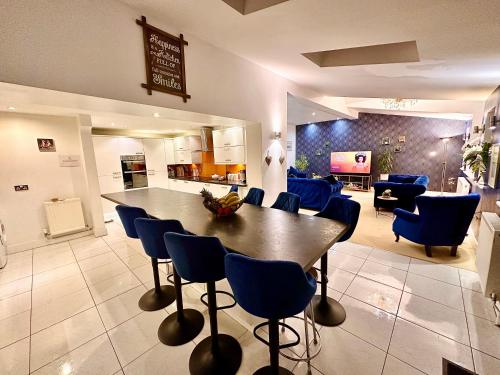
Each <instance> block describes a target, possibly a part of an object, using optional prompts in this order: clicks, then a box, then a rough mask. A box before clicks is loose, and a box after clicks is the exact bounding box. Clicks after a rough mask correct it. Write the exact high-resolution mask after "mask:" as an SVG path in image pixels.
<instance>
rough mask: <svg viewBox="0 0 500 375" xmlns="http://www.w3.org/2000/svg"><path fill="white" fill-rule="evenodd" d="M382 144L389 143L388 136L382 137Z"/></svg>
mask: <svg viewBox="0 0 500 375" xmlns="http://www.w3.org/2000/svg"><path fill="white" fill-rule="evenodd" d="M382 144H383V145H390V144H391V139H390V138H389V137H384V138H382Z"/></svg>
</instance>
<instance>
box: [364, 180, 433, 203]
mask: <svg viewBox="0 0 500 375" xmlns="http://www.w3.org/2000/svg"><path fill="white" fill-rule="evenodd" d="M427 185H429V177H427V176H416V175H408V174H391V175H389V180H388V181H387V182H386V181H380V182H375V183H374V184H373V188H374V189H375V195H374V196H373V206H374V207H375V208H394V202H391V201H384V200H381V199H377V197H378V196H380V195H382V193H383V192H384V190H387V189H390V190H391V192H392V193H391V195H392V196H393V197H397V198H398V201H397V202H396V204H395V207H397V208H402V209H404V210H406V211H410V212H413V211H415V197H416V196H418V195H421V194H423V193H425V191H426V190H427Z"/></svg>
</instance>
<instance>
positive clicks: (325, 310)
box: [307, 296, 346, 327]
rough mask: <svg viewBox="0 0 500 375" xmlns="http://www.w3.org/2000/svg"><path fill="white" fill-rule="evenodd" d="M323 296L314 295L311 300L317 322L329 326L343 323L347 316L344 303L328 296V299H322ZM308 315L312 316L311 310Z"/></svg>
mask: <svg viewBox="0 0 500 375" xmlns="http://www.w3.org/2000/svg"><path fill="white" fill-rule="evenodd" d="M321 298H322V297H321V296H314V297H313V299H312V301H311V303H312V308H313V309H314V319H315V321H316V323H317V324H320V325H322V326H327V327H334V326H338V325H339V324H342V323H343V322H344V320H345V318H346V314H345V310H344V308H343V307H342V305H341V304H340V303H339V302H338V301H335V300H334V299H333V298H330V297H326V301H322V299H321ZM307 315H308V316H309V317H311V313H310V312H309V311H308V312H307Z"/></svg>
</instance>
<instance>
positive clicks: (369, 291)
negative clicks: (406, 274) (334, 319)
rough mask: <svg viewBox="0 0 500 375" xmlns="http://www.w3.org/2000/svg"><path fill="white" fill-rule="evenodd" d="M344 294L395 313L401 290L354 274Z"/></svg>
mask: <svg viewBox="0 0 500 375" xmlns="http://www.w3.org/2000/svg"><path fill="white" fill-rule="evenodd" d="M345 294H347V295H348V296H350V297H354V298H356V299H358V300H361V301H363V302H366V303H368V304H370V305H372V306H375V307H377V308H379V309H382V310H384V311H386V312H388V313H391V314H394V315H395V314H396V313H397V311H398V305H399V300H400V299H401V294H402V291H401V290H399V289H396V288H392V287H390V286H388V285H384V284H380V283H377V282H376V281H372V280H368V279H365V278H364V277H360V276H356V278H355V279H354V281H353V282H352V284H351V285H350V286H349V289H347V290H346V292H345Z"/></svg>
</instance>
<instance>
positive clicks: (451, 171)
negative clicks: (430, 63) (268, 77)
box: [296, 113, 469, 190]
mask: <svg viewBox="0 0 500 375" xmlns="http://www.w3.org/2000/svg"><path fill="white" fill-rule="evenodd" d="M468 125H469V122H468V121H460V120H443V119H435V118H423V117H410V116H393V115H382V114H372V113H360V114H359V118H358V119H357V120H336V121H327V122H322V123H316V124H306V125H298V126H297V134H296V137H297V138H296V150H297V151H296V157H297V158H299V157H300V155H302V154H304V155H306V156H307V158H308V159H309V168H308V171H307V172H308V173H309V174H310V173H312V172H314V173H317V174H321V175H326V174H329V173H330V153H331V152H332V151H372V169H371V175H372V177H373V181H377V180H378V176H379V175H380V173H379V171H378V165H377V157H378V155H379V154H380V153H381V152H382V151H383V150H385V149H386V148H390V149H391V150H392V151H394V147H395V146H402V148H403V150H402V151H401V152H399V153H393V155H394V168H393V171H392V173H402V174H425V175H428V176H429V177H430V185H429V189H430V190H440V184H441V170H442V162H443V158H444V151H443V142H442V141H441V140H440V138H441V137H451V139H450V141H449V142H448V152H447V154H448V158H447V162H448V163H447V173H446V179H448V177H458V175H459V170H460V165H461V161H462V152H461V147H462V145H463V143H464V141H463V134H464V132H465V128H466V127H467V126H468ZM399 136H405V137H406V142H405V143H399V142H398V138H399ZM383 137H389V138H390V141H391V144H390V145H389V146H385V145H383V144H382V138H383ZM328 143H329V144H328ZM318 153H320V155H317V154H318ZM446 181H447V180H446ZM445 186H446V190H449V188H448V186H447V184H445ZM451 189H453V190H454V189H455V187H454V186H453V187H452V188H451Z"/></svg>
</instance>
